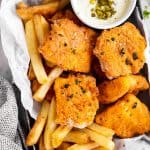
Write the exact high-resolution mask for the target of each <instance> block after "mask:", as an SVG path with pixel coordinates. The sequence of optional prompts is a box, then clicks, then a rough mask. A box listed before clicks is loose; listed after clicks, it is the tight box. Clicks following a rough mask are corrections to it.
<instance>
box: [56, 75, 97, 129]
mask: <svg viewBox="0 0 150 150" xmlns="http://www.w3.org/2000/svg"><path fill="white" fill-rule="evenodd" d="M54 90H55V94H56V112H57V118H56V122H57V123H59V124H61V125H69V126H74V127H77V128H84V127H86V126H88V125H90V124H91V123H92V122H93V120H94V117H95V114H96V111H97V109H98V99H97V96H98V89H97V87H96V80H95V78H93V77H91V76H86V75H77V76H74V75H71V76H69V77H68V78H62V77H60V78H57V79H56V81H55V84H54Z"/></svg>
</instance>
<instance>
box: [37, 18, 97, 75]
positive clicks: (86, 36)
mask: <svg viewBox="0 0 150 150" xmlns="http://www.w3.org/2000/svg"><path fill="white" fill-rule="evenodd" d="M93 40H94V41H95V32H94V31H93V30H91V29H89V28H87V27H80V26H78V25H76V24H75V23H74V22H73V21H71V20H69V19H59V20H54V23H53V25H52V30H51V31H50V33H49V36H48V38H47V39H46V41H45V42H44V44H43V46H42V47H41V48H40V50H39V51H40V53H41V54H42V55H43V56H44V58H45V59H46V60H48V61H49V62H51V63H53V64H55V65H57V66H59V67H61V68H63V69H64V70H72V71H77V72H89V71H90V66H91V59H92V58H91V57H92V49H93V46H94V45H93Z"/></svg>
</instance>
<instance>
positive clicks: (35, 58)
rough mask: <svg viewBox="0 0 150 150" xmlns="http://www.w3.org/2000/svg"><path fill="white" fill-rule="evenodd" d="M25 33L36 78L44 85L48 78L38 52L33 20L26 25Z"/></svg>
mask: <svg viewBox="0 0 150 150" xmlns="http://www.w3.org/2000/svg"><path fill="white" fill-rule="evenodd" d="M25 32H26V41H27V47H28V52H29V55H30V58H31V63H32V66H33V70H34V73H35V76H36V78H37V80H38V82H39V83H40V84H44V83H45V82H46V81H47V79H48V78H47V75H46V72H45V69H44V66H43V63H42V59H41V56H40V54H39V52H38V41H37V38H36V34H35V30H34V24H33V20H29V21H28V22H27V23H26V24H25Z"/></svg>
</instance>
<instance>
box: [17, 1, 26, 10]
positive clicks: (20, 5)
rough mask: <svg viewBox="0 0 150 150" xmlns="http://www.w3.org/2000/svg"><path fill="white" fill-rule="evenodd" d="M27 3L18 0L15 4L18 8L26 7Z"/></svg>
mask: <svg viewBox="0 0 150 150" xmlns="http://www.w3.org/2000/svg"><path fill="white" fill-rule="evenodd" d="M27 7H28V5H27V4H25V3H24V2H19V3H18V4H17V6H16V8H17V9H20V8H27Z"/></svg>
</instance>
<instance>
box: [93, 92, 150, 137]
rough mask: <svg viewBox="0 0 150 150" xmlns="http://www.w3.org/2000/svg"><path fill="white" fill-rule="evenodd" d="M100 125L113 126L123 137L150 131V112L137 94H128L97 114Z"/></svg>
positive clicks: (118, 134)
mask: <svg viewBox="0 0 150 150" xmlns="http://www.w3.org/2000/svg"><path fill="white" fill-rule="evenodd" d="M96 122H97V123H98V124H99V125H103V126H105V127H108V128H111V129H113V130H114V131H115V133H116V135H117V136H119V137H121V138H130V137H133V136H135V135H139V134H143V133H145V132H148V131H150V113H149V111H148V108H147V107H146V105H145V104H143V103H142V102H140V100H139V99H138V98H136V96H134V95H132V94H128V95H126V96H124V97H123V98H122V99H120V100H119V101H118V102H117V103H115V104H114V105H112V106H110V107H108V108H107V109H106V110H104V111H103V112H102V113H100V114H98V115H97V116H96Z"/></svg>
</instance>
